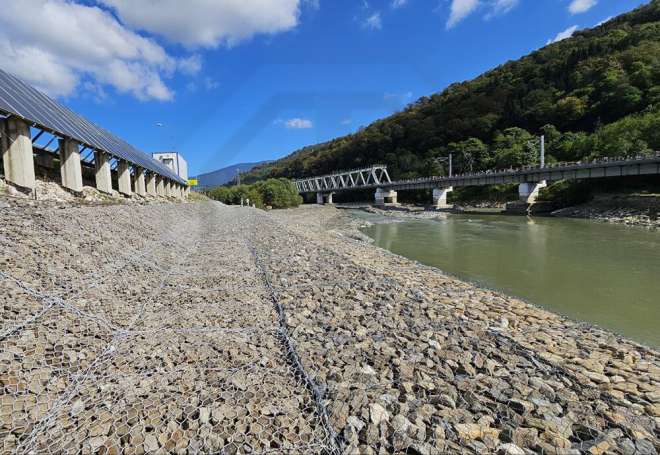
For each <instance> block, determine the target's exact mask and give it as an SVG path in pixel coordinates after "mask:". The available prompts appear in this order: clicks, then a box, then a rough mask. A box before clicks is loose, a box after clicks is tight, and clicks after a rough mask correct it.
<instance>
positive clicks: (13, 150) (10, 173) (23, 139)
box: [0, 117, 37, 190]
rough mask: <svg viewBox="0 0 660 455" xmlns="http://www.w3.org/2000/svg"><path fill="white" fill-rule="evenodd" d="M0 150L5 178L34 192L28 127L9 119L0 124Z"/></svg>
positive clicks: (15, 119) (31, 152)
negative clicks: (0, 151)
mask: <svg viewBox="0 0 660 455" xmlns="http://www.w3.org/2000/svg"><path fill="white" fill-rule="evenodd" d="M0 134H2V138H0V149H2V162H3V166H4V172H5V178H6V180H7V181H8V182H10V183H13V184H14V185H17V186H19V187H22V188H27V189H30V190H34V188H35V187H36V184H37V183H36V178H35V175H34V155H33V150H32V139H31V136H30V126H29V125H28V124H27V123H25V122H24V121H23V120H21V119H18V118H14V117H10V118H8V119H6V120H3V121H1V124H0Z"/></svg>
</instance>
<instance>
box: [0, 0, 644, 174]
mask: <svg viewBox="0 0 660 455" xmlns="http://www.w3.org/2000/svg"><path fill="white" fill-rule="evenodd" d="M1 1H2V8H0V67H1V68H3V69H4V70H6V71H9V72H12V73H14V74H16V75H18V76H20V77H22V78H24V79H25V80H27V81H28V82H30V83H31V84H33V85H35V86H37V87H38V88H40V89H42V90H44V91H46V92H47V93H48V94H49V95H51V96H53V97H56V98H57V99H58V100H59V101H61V102H63V103H65V104H66V105H68V106H69V107H71V108H72V109H74V110H75V111H77V112H79V113H81V114H83V115H85V116H86V117H88V118H90V119H91V120H93V121H94V122H96V123H98V124H100V125H102V126H104V127H106V128H107V129H109V130H111V131H113V132H115V133H117V134H118V135H120V136H122V137H123V138H124V139H126V140H128V141H129V142H131V143H132V144H133V145H135V146H137V147H138V148H140V149H142V150H144V151H147V152H152V151H158V150H165V149H176V150H178V151H180V152H182V153H183V154H184V156H185V157H186V159H187V160H188V162H189V164H190V168H191V172H192V173H193V174H194V173H198V172H203V171H210V170H214V169H217V168H219V167H223V166H225V165H229V164H233V163H238V162H247V161H258V160H264V159H273V158H277V157H280V156H283V155H286V154H288V153H289V152H291V151H293V150H294V149H296V148H299V147H302V146H304V145H309V144H311V143H316V142H320V141H324V140H327V139H331V138H333V137H336V136H340V135H343V134H346V133H349V132H352V131H355V130H356V129H358V128H359V127H360V126H363V125H366V124H368V123H369V122H371V121H373V120H374V119H376V118H379V117H383V116H385V115H388V114H390V113H392V112H394V111H396V110H399V109H401V108H402V107H403V106H405V105H406V104H407V103H409V102H411V101H414V100H415V99H416V98H419V97H420V96H424V95H429V94H431V93H433V92H436V91H439V90H441V89H443V88H444V87H446V86H447V85H448V84H450V83H452V82H456V81H461V80H465V79H469V78H472V77H474V76H477V75H478V74H480V73H482V72H483V71H485V70H487V69H489V68H492V67H494V66H497V65H498V64H500V63H503V62H505V61H507V60H510V59H515V58H518V57H520V56H522V55H525V54H527V53H529V52H530V51H532V50H534V49H536V48H539V47H542V46H544V45H546V44H547V43H550V42H553V41H557V40H559V39H563V38H566V37H569V36H570V35H571V34H572V33H574V32H575V31H576V30H579V29H581V28H586V27H593V26H595V25H596V24H598V23H600V22H602V21H605V20H607V19H609V18H611V17H613V16H615V15H617V14H620V13H622V12H625V11H628V10H630V9H633V8H634V7H636V6H639V5H640V4H642V3H645V1H644V0H186V1H185V2H182V1H180V0H77V1H74V0H1ZM184 5H185V6H184Z"/></svg>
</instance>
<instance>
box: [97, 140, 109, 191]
mask: <svg viewBox="0 0 660 455" xmlns="http://www.w3.org/2000/svg"><path fill="white" fill-rule="evenodd" d="M94 165H95V166H96V189H97V190H99V191H102V192H104V193H108V194H111V193H112V172H111V171H110V156H109V155H108V154H106V153H103V152H101V151H99V150H96V151H94Z"/></svg>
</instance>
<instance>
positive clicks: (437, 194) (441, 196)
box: [433, 186, 454, 209]
mask: <svg viewBox="0 0 660 455" xmlns="http://www.w3.org/2000/svg"><path fill="white" fill-rule="evenodd" d="M452 191H454V188H453V187H451V186H450V187H449V188H433V207H435V208H436V209H448V208H451V205H448V204H447V195H448V194H449V193H451V192H452Z"/></svg>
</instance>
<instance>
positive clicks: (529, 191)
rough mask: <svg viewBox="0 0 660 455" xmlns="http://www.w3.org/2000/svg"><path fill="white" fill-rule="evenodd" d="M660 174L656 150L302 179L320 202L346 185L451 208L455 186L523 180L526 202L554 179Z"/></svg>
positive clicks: (302, 189)
mask: <svg viewBox="0 0 660 455" xmlns="http://www.w3.org/2000/svg"><path fill="white" fill-rule="evenodd" d="M653 174H660V152H655V154H654V155H653V156H639V157H634V158H628V157H626V158H605V159H603V160H599V161H591V162H580V163H557V164H550V165H546V166H543V167H540V166H539V167H525V168H522V169H508V170H502V171H486V172H478V173H472V174H461V175H453V176H451V177H424V178H418V179H412V180H398V181H394V182H393V181H391V179H390V177H389V174H388V173H387V167H386V166H384V165H374V166H370V167H365V168H362V169H355V170H352V171H345V172H337V173H335V174H329V175H324V176H320V177H312V178H305V179H301V180H296V181H295V182H294V183H295V185H296V188H297V189H298V191H299V193H301V194H304V193H316V200H317V203H319V204H323V203H324V202H327V203H330V204H331V203H332V195H333V194H335V193H338V192H342V191H351V190H357V189H370V188H372V189H375V190H376V192H375V194H374V198H375V202H376V205H385V204H386V203H393V204H396V203H397V191H405V190H420V189H431V190H433V206H434V207H435V208H439V209H441V208H448V207H449V206H448V205H447V194H448V193H449V192H451V191H452V190H453V189H454V187H461V186H484V185H497V184H516V183H517V184H518V194H519V198H520V200H521V201H522V202H525V203H528V204H532V203H534V202H536V200H537V198H538V195H539V190H540V189H541V188H543V187H545V186H547V182H548V181H557V180H578V179H579V180H582V179H592V178H603V177H626V176H638V175H653Z"/></svg>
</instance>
